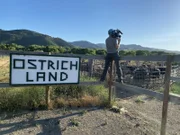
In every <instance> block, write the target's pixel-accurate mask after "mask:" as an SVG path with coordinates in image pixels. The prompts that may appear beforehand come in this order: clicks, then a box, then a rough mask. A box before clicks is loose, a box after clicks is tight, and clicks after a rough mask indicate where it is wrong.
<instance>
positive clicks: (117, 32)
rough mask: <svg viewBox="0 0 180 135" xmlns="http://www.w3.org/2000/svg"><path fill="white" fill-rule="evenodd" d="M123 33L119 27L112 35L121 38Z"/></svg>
mask: <svg viewBox="0 0 180 135" xmlns="http://www.w3.org/2000/svg"><path fill="white" fill-rule="evenodd" d="M122 34H123V33H122V32H121V31H120V30H119V29H116V30H113V32H112V34H111V37H113V38H121V35H122Z"/></svg>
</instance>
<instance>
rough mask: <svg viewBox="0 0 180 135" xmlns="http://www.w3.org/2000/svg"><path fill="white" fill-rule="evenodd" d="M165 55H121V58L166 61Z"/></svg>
mask: <svg viewBox="0 0 180 135" xmlns="http://www.w3.org/2000/svg"><path fill="white" fill-rule="evenodd" d="M166 58H167V56H166V55H163V56H158V57H157V56H154V55H153V56H123V57H121V60H127V61H131V60H134V61H166Z"/></svg>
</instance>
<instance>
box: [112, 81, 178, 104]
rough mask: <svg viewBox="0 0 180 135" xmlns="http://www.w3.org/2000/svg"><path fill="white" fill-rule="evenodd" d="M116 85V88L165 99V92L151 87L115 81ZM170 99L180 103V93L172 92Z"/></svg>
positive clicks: (161, 99)
mask: <svg viewBox="0 0 180 135" xmlns="http://www.w3.org/2000/svg"><path fill="white" fill-rule="evenodd" d="M114 85H115V86H116V89H120V90H121V89H123V90H126V91H131V92H134V93H138V94H145V95H148V96H151V97H155V98H156V99H158V100H160V101H163V94H162V93H160V92H156V91H152V90H149V89H145V88H141V87H137V86H134V85H128V84H120V83H118V82H114ZM169 101H170V102H172V103H175V104H180V95H176V94H170V95H169Z"/></svg>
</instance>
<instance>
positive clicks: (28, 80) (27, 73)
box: [26, 72, 33, 82]
mask: <svg viewBox="0 0 180 135" xmlns="http://www.w3.org/2000/svg"><path fill="white" fill-rule="evenodd" d="M26 82H33V80H30V79H29V72H26Z"/></svg>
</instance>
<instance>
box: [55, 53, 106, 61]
mask: <svg viewBox="0 0 180 135" xmlns="http://www.w3.org/2000/svg"><path fill="white" fill-rule="evenodd" d="M52 55H59V56H77V57H81V58H83V59H99V60H104V59H105V56H104V55H83V54H60V53H53V54H52Z"/></svg>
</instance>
